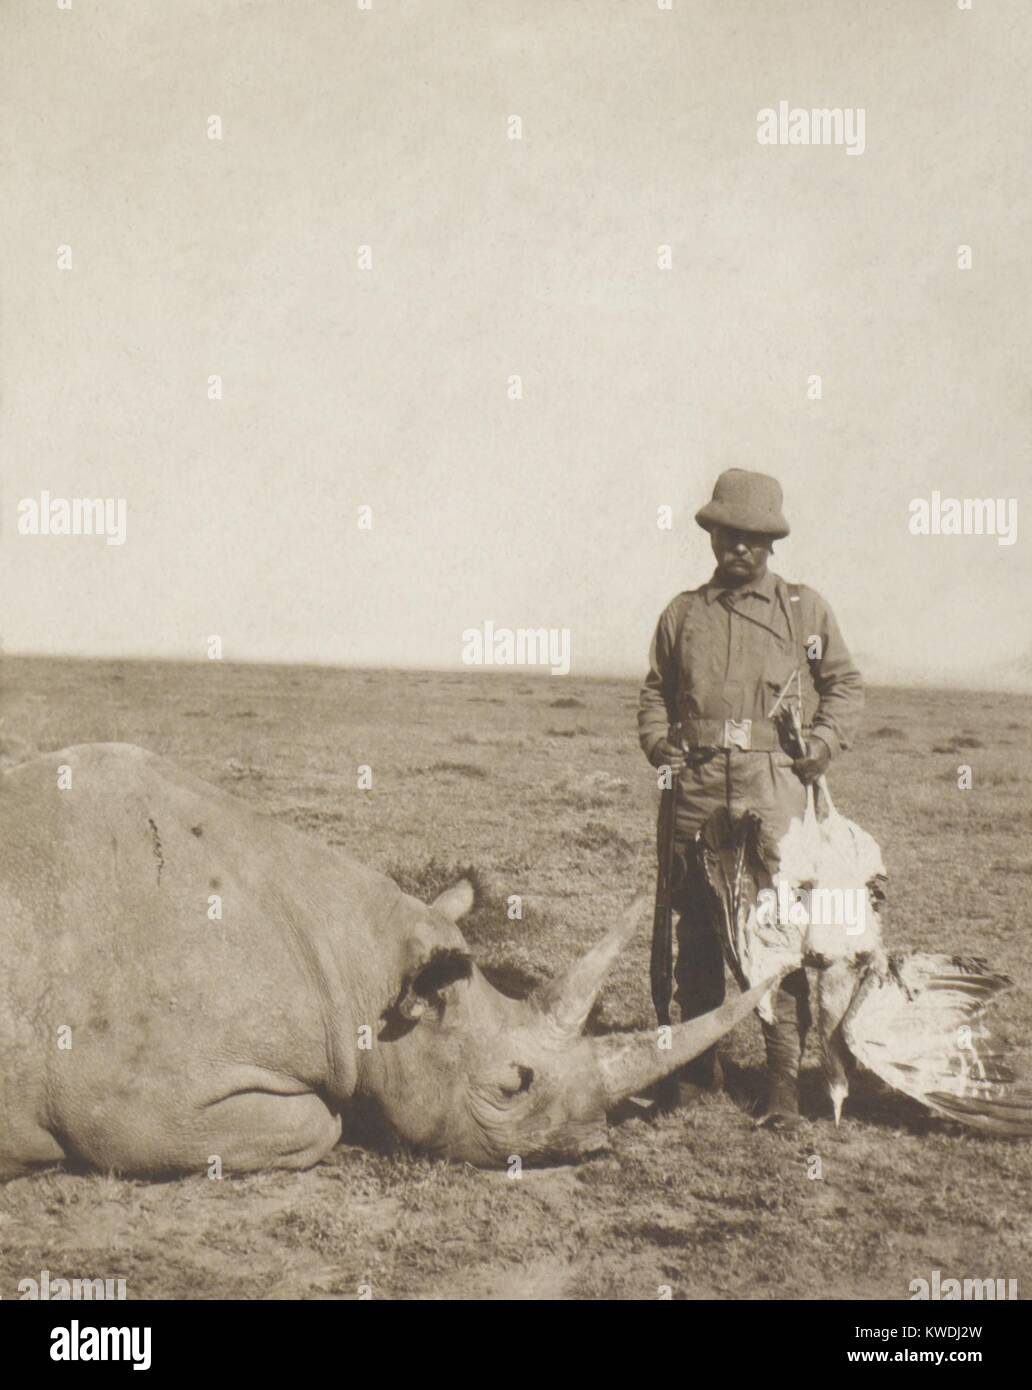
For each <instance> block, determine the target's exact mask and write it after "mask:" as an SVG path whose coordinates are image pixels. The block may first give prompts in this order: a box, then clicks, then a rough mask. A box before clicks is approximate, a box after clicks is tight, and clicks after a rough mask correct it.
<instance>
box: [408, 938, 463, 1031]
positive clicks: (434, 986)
mask: <svg viewBox="0 0 1032 1390" xmlns="http://www.w3.org/2000/svg"><path fill="white" fill-rule="evenodd" d="M472 976H473V959H472V957H471V956H469V955H467V954H466V952H465V951H455V950H452V949H451V948H446V947H442V946H437V947H435V948H434V950H433V951H431V952H430V955H429V957H428V958H427V959H426V960H425V961H424V962H423V964H422V965H420V966H419V967H418V969H416V970H415V971H413V973H412V974H411V975H409V977H408V979H407V980H406V981H405V988H404V989H403V990H402V992H401V998H400V999H399V1000H398V1013H399V1014H401V1016H402V1018H408V1019H413V1020H414V1019H417V1018H421V1017H422V1016H423V1014H424V1013H425V1012H426V1010H427V1009H428V1008H430V1007H433V1008H435V1009H436V1010H437V1011H438V1013H439V1014H443V1013H444V1011H445V1009H446V1007H447V1004H448V1000H449V997H450V995H451V994H452V993H453V987H454V986H455V985H457V984H459V983H460V982H463V983H465V982H467V981H468V980H470V979H471V978H472Z"/></svg>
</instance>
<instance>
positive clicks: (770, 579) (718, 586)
mask: <svg viewBox="0 0 1032 1390" xmlns="http://www.w3.org/2000/svg"><path fill="white" fill-rule="evenodd" d="M778 583H779V579H778V576H777V575H776V574H773V573H772V572H771V571H770V570H769V569H768V570H765V571H764V573H763V574H762V575H761V576H760V578H759V579H757V581H756V582H755V584H747V585H745V586H744V587H741V588H732V587H731V585H729V584H724V583H722V582H721V580H719V579H718V578H717V575H716V571H714V573H713V576H712V578H710V579H709V580H707V582H706V583H705V584H704V585H703V593H704V594H705V595H706V602H707V603H712V602H713V600H714V599H715V598H719V597H720V595H721V594H725V593H731V594H755V595H756V597H757V598H761V599H763V601H764V602H765V603H772V602H773V601H774V598H775V596H776V594H777V591H778Z"/></svg>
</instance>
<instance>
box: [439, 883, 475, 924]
mask: <svg viewBox="0 0 1032 1390" xmlns="http://www.w3.org/2000/svg"><path fill="white" fill-rule="evenodd" d="M474 896H475V895H474V892H473V885H472V883H470V881H469V879H468V878H460V879H459V881H458V883H453V884H452V886H451V887H450V888H446V889H445V890H444V892H443V893H439V894H438V895H437V897H436V898H434V900H433V902H432V903H431V904H430V906H431V907H432V908H433V910H434V911H435V912H440V913H442V914H443V915H444V916H445V917H447V919H448V921H449V922H457V921H458V920H459V918H460V917H465V915H466V913H467V912H468V911H469V910H470V908H471V907H472V906H473V899H474Z"/></svg>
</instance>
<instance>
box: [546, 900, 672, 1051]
mask: <svg viewBox="0 0 1032 1390" xmlns="http://www.w3.org/2000/svg"><path fill="white" fill-rule="evenodd" d="M647 901H648V899H647V897H646V896H645V894H644V893H642V894H639V896H638V897H636V898H635V899H634V902H632V903H631V905H630V907H629V908H628V909H627V911H626V912H625V913H624V915H623V917H622V919H621V920H620V921H619V922H617V923H616V925H615V926H614V927H612V928H611V929H610V930H609V931H608V932H607V933H606V934H605V936H604V937H603V938H602V940H601V941H599V942H597V943H596V945H594V946H592V948H591V949H590V951H588V952H587V953H586V954H585V955H583V956H581V957H580V959H579V960H576V961H574V963H573V964H572V965H571V966H570V968H569V969H568V970H566V971H565V972H564V973H563V974H562V975H560V976H558V977H557V978H556V979H554V980H549V982H548V983H547V984H544V985H542V986H541V987H540V988H539V989H537V990H535V992H534V994H533V995H532V996H531V1002H532V1003H533V1004H534V1007H535V1008H536V1009H537V1010H538V1011H539V1012H540V1013H541V1014H542V1015H544V1016H545V1018H547V1020H548V1023H549V1024H550V1026H551V1027H552V1028H553V1029H554V1030H555V1032H556V1033H557V1034H558V1036H559V1038H560V1039H564V1038H573V1037H576V1036H577V1035H578V1033H580V1031H581V1029H582V1028H583V1027H584V1025H585V1023H587V1021H588V1014H589V1013H590V1012H591V1006H592V1004H594V1002H595V996H596V995H597V994H598V992H599V990H600V989H601V988H602V982H603V980H604V979H605V977H606V975H607V974H608V972H609V970H610V968H611V967H612V965H613V963H614V961H615V960H616V958H617V956H618V955H619V954H620V952H621V951H622V950H623V948H624V947H625V946H626V945H627V943H628V941H630V939H631V937H632V936H633V935H634V933H635V930H636V928H637V926H638V922H639V920H640V918H641V913H642V909H643V907H644V906H645V903H646V902H647Z"/></svg>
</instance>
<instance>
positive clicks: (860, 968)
mask: <svg viewBox="0 0 1032 1390" xmlns="http://www.w3.org/2000/svg"><path fill="white" fill-rule="evenodd" d="M819 786H820V792H821V802H822V808H821V809H822V814H821V816H819V817H818V815H817V805H816V795H815V793H814V791H813V789H812V788H811V789H810V790H809V792H808V795H807V805H806V813H805V815H804V816H803V818H802V820H793V821H792V823H791V824H790V826H789V828H788V830H787V831H786V833H785V834H784V835H783V836H782V838H781V840H780V842H779V843H778V844H777V846H776V848H774V847H772V846H771V845H770V844H769V841H766V842H765V838H764V833H763V825H762V822H761V820H760V818H759V817H758V816H756V815H754V814H752V813H748V814H747V815H745V816H743V817H741V818H740V819H739V820H737V821H732V820H731V818H730V816H729V815H728V814H727V813H726V812H717V813H716V814H715V815H714V816H712V817H711V818H710V820H709V821H708V822H707V823H706V825H705V826H704V827H703V829H702V830H701V831H700V832H699V834H698V836H697V837H696V844H697V850H698V853H699V858H700V862H701V864H702V867H703V870H704V873H705V876H706V879H707V881H708V882H709V884H710V886H711V888H712V889H713V892H714V895H715V905H716V907H717V924H718V929H719V934H720V937H721V941H722V944H723V947H724V953H725V957H726V959H727V962H728V965H729V967H730V968H731V970H732V972H733V973H734V975H735V977H736V979H737V980H738V982H739V984H740V985H741V986H742V987H743V988H748V987H749V986H750V985H751V984H755V983H758V982H759V981H760V980H764V979H769V978H770V977H771V976H772V975H774V974H777V973H779V972H782V973H783V972H785V971H787V970H790V969H793V968H798V967H799V966H801V965H805V966H807V967H808V968H811V969H813V970H814V971H815V974H816V1002H817V1028H818V1033H819V1036H820V1043H821V1053H822V1057H821V1061H822V1066H823V1070H824V1075H825V1080H826V1082H827V1086H828V1092H829V1096H830V1098H831V1102H832V1108H833V1110H834V1114H835V1122H836V1124H837V1123H838V1121H839V1118H840V1116H841V1112H842V1105H843V1103H844V1101H845V1099H846V1096H847V1095H848V1091H849V1073H850V1071H851V1069H852V1066H853V1062H854V1060H855V1061H858V1062H861V1063H863V1065H864V1066H866V1067H867V1068H868V1069H869V1070H871V1071H873V1072H874V1073H875V1074H876V1075H877V1076H879V1077H880V1078H881V1080H882V1081H884V1082H885V1083H886V1084H887V1085H889V1086H892V1087H893V1088H895V1089H896V1090H898V1091H902V1092H903V1093H904V1094H906V1095H909V1096H912V1097H913V1098H914V1099H915V1100H917V1101H919V1102H920V1103H921V1104H923V1105H925V1106H927V1107H928V1108H930V1109H932V1110H935V1111H937V1112H938V1113H940V1114H942V1115H945V1116H947V1117H949V1118H950V1119H953V1120H958V1121H960V1122H961V1123H963V1124H967V1125H971V1126H974V1127H976V1128H980V1129H984V1130H989V1131H992V1132H994V1133H999V1134H1021V1135H1028V1136H1032V1090H1030V1089H1029V1088H1028V1087H1026V1086H1023V1085H1021V1084H1020V1083H1019V1082H1018V1080H1017V1078H1016V1077H1015V1075H1014V1073H1013V1072H1012V1071H1011V1069H1010V1068H1009V1067H1008V1066H1007V1063H1006V1059H1005V1056H1004V1055H1003V1053H1002V1052H1001V1051H1000V1050H999V1049H997V1048H996V1047H994V1046H993V1044H992V1040H991V1038H990V1034H989V1032H988V1030H987V1029H986V1027H985V1023H984V1020H983V1017H982V1015H983V1012H984V1010H985V1008H986V1006H987V1005H988V1004H989V1003H990V1002H991V1001H992V999H993V998H994V997H995V996H996V995H997V994H998V993H1000V992H1001V991H1003V990H1005V989H1007V988H1008V987H1009V986H1010V985H1011V983H1012V982H1011V981H1010V980H1009V979H1008V978H1007V977H1006V976H1005V975H999V974H996V973H994V972H993V971H992V970H990V969H989V967H988V966H987V965H986V963H985V962H984V961H983V960H980V959H975V958H962V957H951V956H946V955H932V954H920V955H910V956H897V955H892V956H889V955H887V954H886V952H885V949H884V946H883V943H882V934H881V920H880V915H879V910H880V908H881V905H882V903H883V902H884V891H883V890H884V884H885V879H886V875H885V865H884V863H883V861H882V854H881V850H880V849H879V847H878V845H877V843H876V841H875V840H874V839H873V838H872V836H870V835H869V834H868V833H867V832H866V831H865V830H863V829H861V828H860V826H858V825H856V824H854V822H852V821H850V820H847V819H846V817H844V816H842V815H840V814H839V812H838V811H836V809H835V807H834V805H833V804H832V801H831V797H830V795H829V794H828V791H827V786H826V784H825V783H824V782H823V780H822V781H821V783H819ZM758 1012H759V1013H760V1015H761V1017H763V1018H765V1019H766V1020H767V1021H770V1020H771V1019H772V1017H773V1014H772V1000H771V998H770V996H769V995H767V996H766V997H765V998H764V1000H763V1001H762V1003H761V1005H760V1008H759V1010H758Z"/></svg>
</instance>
